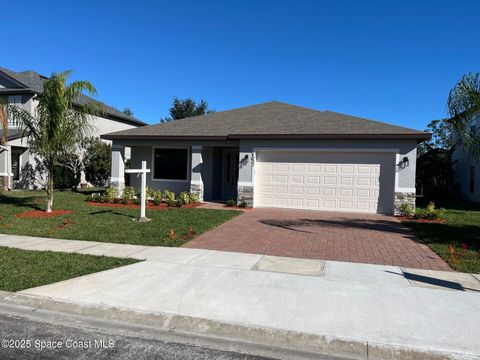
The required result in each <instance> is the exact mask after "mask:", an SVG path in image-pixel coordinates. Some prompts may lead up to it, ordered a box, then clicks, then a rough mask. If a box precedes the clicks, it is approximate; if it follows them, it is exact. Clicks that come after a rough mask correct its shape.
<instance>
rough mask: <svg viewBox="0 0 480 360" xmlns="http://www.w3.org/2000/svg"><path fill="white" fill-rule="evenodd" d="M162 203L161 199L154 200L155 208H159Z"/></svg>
mask: <svg viewBox="0 0 480 360" xmlns="http://www.w3.org/2000/svg"><path fill="white" fill-rule="evenodd" d="M161 203H162V199H161V198H160V199H159V198H153V204H154V205H155V206H159V205H160V204H161Z"/></svg>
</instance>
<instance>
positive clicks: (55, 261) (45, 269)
mask: <svg viewBox="0 0 480 360" xmlns="http://www.w3.org/2000/svg"><path fill="white" fill-rule="evenodd" d="M136 262H138V260H133V259H117V258H113V257H106V256H92V255H81V254H66V253H60V252H53V251H27V250H20V249H12V248H7V247H0V290H5V291H20V290H24V289H29V288H32V287H36V286H41V285H46V284H51V283H54V282H58V281H62V280H67V279H71V278H74V277H77V276H82V275H87V274H91V273H94V272H97V271H103V270H108V269H113V268H116V267H119V266H124V265H129V264H133V263H136Z"/></svg>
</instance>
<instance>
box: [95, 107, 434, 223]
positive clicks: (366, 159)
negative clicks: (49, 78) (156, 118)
mask: <svg viewBox="0 0 480 360" xmlns="http://www.w3.org/2000/svg"><path fill="white" fill-rule="evenodd" d="M102 138H104V139H108V140H112V141H113V144H112V178H111V183H112V184H113V185H115V186H116V187H117V189H118V190H119V191H122V189H123V187H124V183H123V181H124V180H123V179H124V168H123V148H124V147H126V146H128V147H131V154H132V158H131V167H132V168H139V167H140V165H141V161H142V160H146V161H147V166H148V168H150V169H151V173H150V175H149V179H148V183H147V184H148V186H150V187H152V188H154V189H161V190H164V189H169V190H173V191H175V192H176V193H178V192H180V191H192V192H195V193H197V194H198V196H199V197H200V199H201V200H217V199H218V200H221V199H223V200H225V199H230V198H236V199H238V201H239V202H240V201H246V202H247V203H248V204H249V205H252V206H254V207H279V208H295V209H313V210H332V211H354V212H366V213H386V214H391V213H393V212H394V209H395V212H397V211H398V208H399V206H400V204H402V203H405V202H407V203H410V204H412V205H413V206H414V205H415V163H416V149H417V144H418V143H419V142H422V141H424V140H427V139H429V138H430V134H428V133H425V132H421V131H416V130H411V129H407V128H403V127H399V126H394V125H389V124H386V123H381V122H377V121H372V120H366V119H361V118H358V117H353V116H348V115H343V114H339V113H335V112H331V111H316V110H311V109H307V108H303V107H298V106H293V105H289V104H285V103H280V102H267V103H264V104H258V105H254V106H248V107H243V108H239V109H234V110H229V111H222V112H216V113H211V114H208V115H202V116H196V117H192V118H187V119H182V120H175V121H171V122H167V123H162V124H158V125H151V126H146V127H142V128H138V129H132V130H126V131H120V132H116V133H112V134H107V135H103V136H102ZM130 182H131V184H132V185H134V186H136V187H138V186H139V179H138V178H137V176H136V175H135V176H132V177H131V179H130Z"/></svg>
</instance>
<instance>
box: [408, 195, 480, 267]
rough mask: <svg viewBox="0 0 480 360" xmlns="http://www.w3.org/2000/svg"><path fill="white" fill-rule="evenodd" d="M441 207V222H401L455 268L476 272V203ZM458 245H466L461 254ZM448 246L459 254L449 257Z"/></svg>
mask: <svg viewBox="0 0 480 360" xmlns="http://www.w3.org/2000/svg"><path fill="white" fill-rule="evenodd" d="M419 207H422V206H419ZM443 207H445V208H446V210H447V212H446V215H445V220H446V221H445V224H435V223H416V222H411V221H405V222H404V224H405V225H407V226H408V227H409V228H410V229H412V230H413V231H414V232H415V234H416V235H417V237H418V238H420V239H421V240H422V241H424V242H425V243H426V244H427V245H428V246H429V247H430V248H431V249H432V250H433V251H435V252H436V253H437V254H438V255H440V256H441V257H442V259H444V260H445V261H446V262H448V263H449V264H450V266H451V267H452V268H454V269H455V270H458V271H462V272H470V273H480V205H478V204H471V203H456V204H446V205H443ZM462 244H465V245H467V250H466V252H465V255H463V256H462V255H461V253H462ZM450 245H453V246H454V247H455V253H456V254H460V255H457V256H455V255H453V256H452V254H451V253H450Z"/></svg>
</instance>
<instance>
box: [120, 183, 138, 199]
mask: <svg viewBox="0 0 480 360" xmlns="http://www.w3.org/2000/svg"><path fill="white" fill-rule="evenodd" d="M134 196H135V189H134V188H133V186H125V189H124V190H123V194H122V198H125V199H127V200H132V199H133V197H134Z"/></svg>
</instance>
